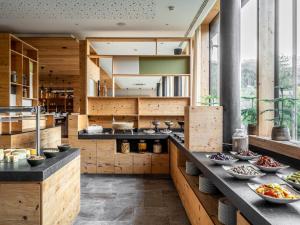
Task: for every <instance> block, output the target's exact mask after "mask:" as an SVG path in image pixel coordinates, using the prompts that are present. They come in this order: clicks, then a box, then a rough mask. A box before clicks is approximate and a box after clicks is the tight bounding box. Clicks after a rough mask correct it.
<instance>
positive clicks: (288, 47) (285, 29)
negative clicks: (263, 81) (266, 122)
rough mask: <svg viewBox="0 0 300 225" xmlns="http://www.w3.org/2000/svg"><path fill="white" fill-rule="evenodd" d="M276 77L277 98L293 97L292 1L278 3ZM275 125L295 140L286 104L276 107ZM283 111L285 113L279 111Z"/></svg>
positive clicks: (289, 107) (291, 120)
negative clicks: (287, 129)
mask: <svg viewBox="0 0 300 225" xmlns="http://www.w3.org/2000/svg"><path fill="white" fill-rule="evenodd" d="M278 3H279V5H278V10H279V15H278V22H279V26H278V44H279V46H278V57H279V58H278V61H277V62H278V76H279V87H280V88H281V90H279V89H278V87H277V88H276V89H277V90H278V94H279V97H283V96H284V97H293V95H294V77H293V0H279V1H278ZM277 109H278V111H277V116H276V117H277V119H276V120H275V124H276V125H281V126H288V127H289V128H290V131H291V136H292V137H293V138H294V139H295V138H296V137H295V136H296V135H295V131H296V130H295V126H294V125H295V123H294V120H293V113H294V108H293V106H291V104H289V103H286V104H284V106H283V107H282V104H278V106H277ZM281 109H284V110H285V111H283V110H281Z"/></svg>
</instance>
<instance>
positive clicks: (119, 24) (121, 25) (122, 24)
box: [116, 22, 126, 27]
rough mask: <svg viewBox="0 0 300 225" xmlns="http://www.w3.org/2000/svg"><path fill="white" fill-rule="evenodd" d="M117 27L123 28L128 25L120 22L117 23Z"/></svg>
mask: <svg viewBox="0 0 300 225" xmlns="http://www.w3.org/2000/svg"><path fill="white" fill-rule="evenodd" d="M116 25H117V26H120V27H123V26H125V25H126V23H123V22H119V23H116Z"/></svg>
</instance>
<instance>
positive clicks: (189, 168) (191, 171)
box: [185, 161, 200, 176]
mask: <svg viewBox="0 0 300 225" xmlns="http://www.w3.org/2000/svg"><path fill="white" fill-rule="evenodd" d="M185 172H186V173H187V174H188V175H191V176H198V175H199V173H200V171H199V169H198V168H197V167H196V166H195V164H194V163H192V162H190V161H185Z"/></svg>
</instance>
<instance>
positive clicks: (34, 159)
mask: <svg viewBox="0 0 300 225" xmlns="http://www.w3.org/2000/svg"><path fill="white" fill-rule="evenodd" d="M27 162H28V163H29V164H30V166H38V165H41V164H43V163H44V162H45V157H44V156H38V155H32V156H30V157H29V158H27Z"/></svg>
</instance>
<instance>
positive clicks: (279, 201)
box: [248, 183, 300, 204]
mask: <svg viewBox="0 0 300 225" xmlns="http://www.w3.org/2000/svg"><path fill="white" fill-rule="evenodd" d="M260 185H261V184H254V183H248V186H249V187H250V189H251V190H252V191H254V193H255V194H257V195H258V196H260V197H261V198H263V199H264V200H266V201H268V202H272V203H275V204H288V203H292V202H297V201H299V200H300V197H299V198H296V199H284V198H273V197H270V196H266V195H263V194H260V193H257V192H256V189H257V188H258V187H259V186H260ZM280 185H281V186H282V187H283V188H285V189H287V190H288V191H289V192H291V193H292V194H293V195H299V196H300V193H299V192H298V191H296V190H295V189H293V188H292V187H290V186H289V185H287V184H280Z"/></svg>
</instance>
